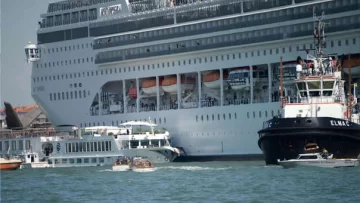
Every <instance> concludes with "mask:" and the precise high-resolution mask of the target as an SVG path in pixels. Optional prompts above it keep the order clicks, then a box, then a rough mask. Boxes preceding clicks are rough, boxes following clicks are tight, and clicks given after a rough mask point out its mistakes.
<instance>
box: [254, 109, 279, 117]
mask: <svg viewBox="0 0 360 203" xmlns="http://www.w3.org/2000/svg"><path fill="white" fill-rule="evenodd" d="M276 115H280V110H278V111H277V114H276ZM258 116H259V118H261V117H262V111H259V112H258ZM264 116H265V118H268V111H265V115H264ZM274 116H275V112H274V110H271V117H274ZM252 117H253V118H256V112H255V111H253V112H252ZM247 118H248V119H250V112H247Z"/></svg>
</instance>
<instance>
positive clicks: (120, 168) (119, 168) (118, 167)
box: [112, 165, 130, 171]
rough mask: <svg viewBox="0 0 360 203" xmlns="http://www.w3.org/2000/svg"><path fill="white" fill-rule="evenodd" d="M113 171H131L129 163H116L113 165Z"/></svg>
mask: <svg viewBox="0 0 360 203" xmlns="http://www.w3.org/2000/svg"><path fill="white" fill-rule="evenodd" d="M112 170H113V171H129V170H130V167H129V165H116V166H113V167H112Z"/></svg>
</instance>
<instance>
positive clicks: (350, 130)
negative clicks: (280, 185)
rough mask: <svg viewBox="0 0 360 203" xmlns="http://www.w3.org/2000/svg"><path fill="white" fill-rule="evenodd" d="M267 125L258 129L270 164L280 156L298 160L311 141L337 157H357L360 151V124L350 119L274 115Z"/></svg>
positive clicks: (274, 162) (281, 158) (259, 142)
mask: <svg viewBox="0 0 360 203" xmlns="http://www.w3.org/2000/svg"><path fill="white" fill-rule="evenodd" d="M310 120H311V123H309V121H310ZM275 123H276V124H275ZM334 124H337V125H338V126H336V125H334ZM347 125H348V126H347ZM264 126H265V127H264V128H263V129H262V130H260V131H259V132H258V134H259V140H258V146H259V147H260V149H261V150H262V151H263V154H264V159H265V162H266V164H267V165H269V164H278V162H277V160H278V159H280V160H284V159H286V160H289V159H295V158H296V157H297V155H298V154H303V153H307V151H306V150H305V146H306V144H308V143H310V142H312V143H317V145H318V147H319V149H318V151H320V150H321V149H323V148H325V149H327V150H328V151H329V152H331V153H333V154H334V157H336V158H357V157H358V156H359V154H360V147H359V146H360V125H358V124H356V123H352V122H347V121H346V120H342V119H335V118H331V117H318V118H281V119H277V118H274V119H271V120H269V121H267V122H265V123H264Z"/></svg>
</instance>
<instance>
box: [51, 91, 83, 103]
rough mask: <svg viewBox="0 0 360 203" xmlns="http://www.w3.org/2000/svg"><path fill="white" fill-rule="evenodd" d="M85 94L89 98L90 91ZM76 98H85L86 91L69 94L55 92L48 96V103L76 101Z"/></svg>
mask: <svg viewBox="0 0 360 203" xmlns="http://www.w3.org/2000/svg"><path fill="white" fill-rule="evenodd" d="M87 94H88V96H90V91H88V92H87ZM78 97H79V99H81V98H86V90H79V91H70V94H69V92H61V93H60V92H57V93H50V94H49V99H50V101H56V100H68V99H77V98H78Z"/></svg>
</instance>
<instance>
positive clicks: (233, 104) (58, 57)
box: [26, 0, 360, 160]
mask: <svg viewBox="0 0 360 203" xmlns="http://www.w3.org/2000/svg"><path fill="white" fill-rule="evenodd" d="M314 11H315V12H317V11H318V12H319V13H321V11H325V12H326V13H327V14H328V16H327V23H328V30H327V33H328V36H327V38H326V40H327V41H326V47H325V49H326V52H327V53H334V52H336V53H337V55H341V54H352V55H353V57H352V58H354V59H356V58H359V52H360V50H359V44H360V36H359V35H358V33H359V29H360V23H359V21H360V1H359V0H335V1H329V0H209V1H195V0H193V1H190V0H175V1H167V0H158V1H155V0H154V1H152V0H129V1H128V0H93V1H91V0H81V1H77V0H76V1H75V0H69V1H61V2H57V3H52V4H50V5H49V8H48V11H47V13H45V14H42V15H41V18H42V21H40V22H39V29H38V31H37V34H38V42H37V43H35V44H29V45H28V46H27V47H26V53H27V58H28V60H29V62H31V63H32V64H33V70H32V96H33V98H34V100H35V101H36V102H37V104H38V105H39V106H40V107H41V109H42V110H43V111H44V112H45V113H46V115H47V116H48V118H49V120H50V121H51V122H52V124H53V125H54V126H57V127H59V128H60V127H66V126H72V125H77V126H79V127H89V126H99V125H113V126H116V125H119V124H120V123H123V122H126V121H130V120H147V119H148V118H149V116H150V117H151V119H153V120H154V122H155V123H157V124H158V125H160V126H164V127H166V128H167V129H168V130H169V131H171V132H172V133H173V135H174V136H173V145H174V146H177V147H181V148H182V149H183V152H184V154H185V155H186V156H180V157H183V158H184V159H187V160H215V159H239V158H243V157H247V156H253V155H260V154H261V151H260V149H258V147H257V130H258V129H259V128H261V126H262V123H263V122H264V121H266V120H268V119H269V118H271V117H273V116H276V115H278V114H279V113H280V108H279V99H280V94H279V76H278V75H279V68H278V67H279V60H278V59H279V57H280V56H282V57H283V59H284V61H285V62H286V63H287V64H289V66H291V64H292V63H293V60H294V58H296V56H298V55H300V53H302V52H303V50H304V49H307V50H309V51H310V52H312V49H313V47H312V46H313V40H311V39H309V38H308V34H309V32H312V31H313V30H314V26H313V24H312V23H311V22H312V16H313V12H314ZM334 60H338V58H335V59H334ZM347 63H354V64H356V63H357V61H356V60H355V62H351V61H349V62H347ZM359 66H360V65H359ZM355 68H356V67H355ZM354 70H355V69H354ZM294 74H295V73H293V72H291V69H289V72H288V73H287V75H288V77H289V78H290V79H289V80H292V79H291V78H293V77H295V75H294ZM284 86H285V87H286V84H285V83H284ZM289 91H290V89H289ZM285 94H289V95H290V94H291V92H288V93H287V92H286V93H285Z"/></svg>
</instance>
